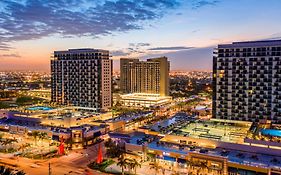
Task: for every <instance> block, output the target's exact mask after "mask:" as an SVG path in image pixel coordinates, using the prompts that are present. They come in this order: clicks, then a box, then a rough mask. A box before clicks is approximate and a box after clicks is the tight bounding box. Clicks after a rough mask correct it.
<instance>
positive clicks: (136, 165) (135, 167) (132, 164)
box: [130, 159, 141, 174]
mask: <svg viewBox="0 0 281 175" xmlns="http://www.w3.org/2000/svg"><path fill="white" fill-rule="evenodd" d="M130 165H131V167H132V170H134V173H135V174H137V168H138V167H139V168H141V164H140V163H139V162H138V161H137V160H136V159H132V160H131V161H130Z"/></svg>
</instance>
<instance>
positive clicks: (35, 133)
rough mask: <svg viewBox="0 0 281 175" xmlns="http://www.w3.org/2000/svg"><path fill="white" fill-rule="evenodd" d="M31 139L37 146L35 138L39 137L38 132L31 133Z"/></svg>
mask: <svg viewBox="0 0 281 175" xmlns="http://www.w3.org/2000/svg"><path fill="white" fill-rule="evenodd" d="M31 135H32V137H33V139H34V143H35V145H37V138H38V137H39V135H40V132H39V131H32V134H31Z"/></svg>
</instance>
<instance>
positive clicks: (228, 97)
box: [213, 40, 281, 123]
mask: <svg viewBox="0 0 281 175" xmlns="http://www.w3.org/2000/svg"><path fill="white" fill-rule="evenodd" d="M213 116H214V117H215V118H220V119H230V120H248V121H260V120H263V119H266V120H271V121H272V122H273V123H281V40H267V41H249V42H233V43H232V44H222V45H218V48H216V49H215V52H214V58H213Z"/></svg>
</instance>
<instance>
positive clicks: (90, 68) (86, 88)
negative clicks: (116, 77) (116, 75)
mask: <svg viewBox="0 0 281 175" xmlns="http://www.w3.org/2000/svg"><path fill="white" fill-rule="evenodd" d="M51 75H52V79H51V84H52V94H51V99H52V102H56V103H57V104H61V105H73V106H81V107H89V108H95V109H96V110H97V111H99V110H107V109H108V108H110V107H111V104H112V94H111V78H112V60H110V59H109V51H107V50H99V49H69V50H67V51H55V52H54V57H53V59H52V60H51Z"/></svg>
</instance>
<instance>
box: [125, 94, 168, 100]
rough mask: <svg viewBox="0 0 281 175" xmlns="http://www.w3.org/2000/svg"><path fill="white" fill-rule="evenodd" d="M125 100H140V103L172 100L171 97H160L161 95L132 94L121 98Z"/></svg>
mask: <svg viewBox="0 0 281 175" xmlns="http://www.w3.org/2000/svg"><path fill="white" fill-rule="evenodd" d="M120 97H121V98H122V99H123V100H139V101H155V102H158V101H161V100H171V99H172V97H170V96H160V94H146V93H132V94H125V95H121V96H120Z"/></svg>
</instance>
